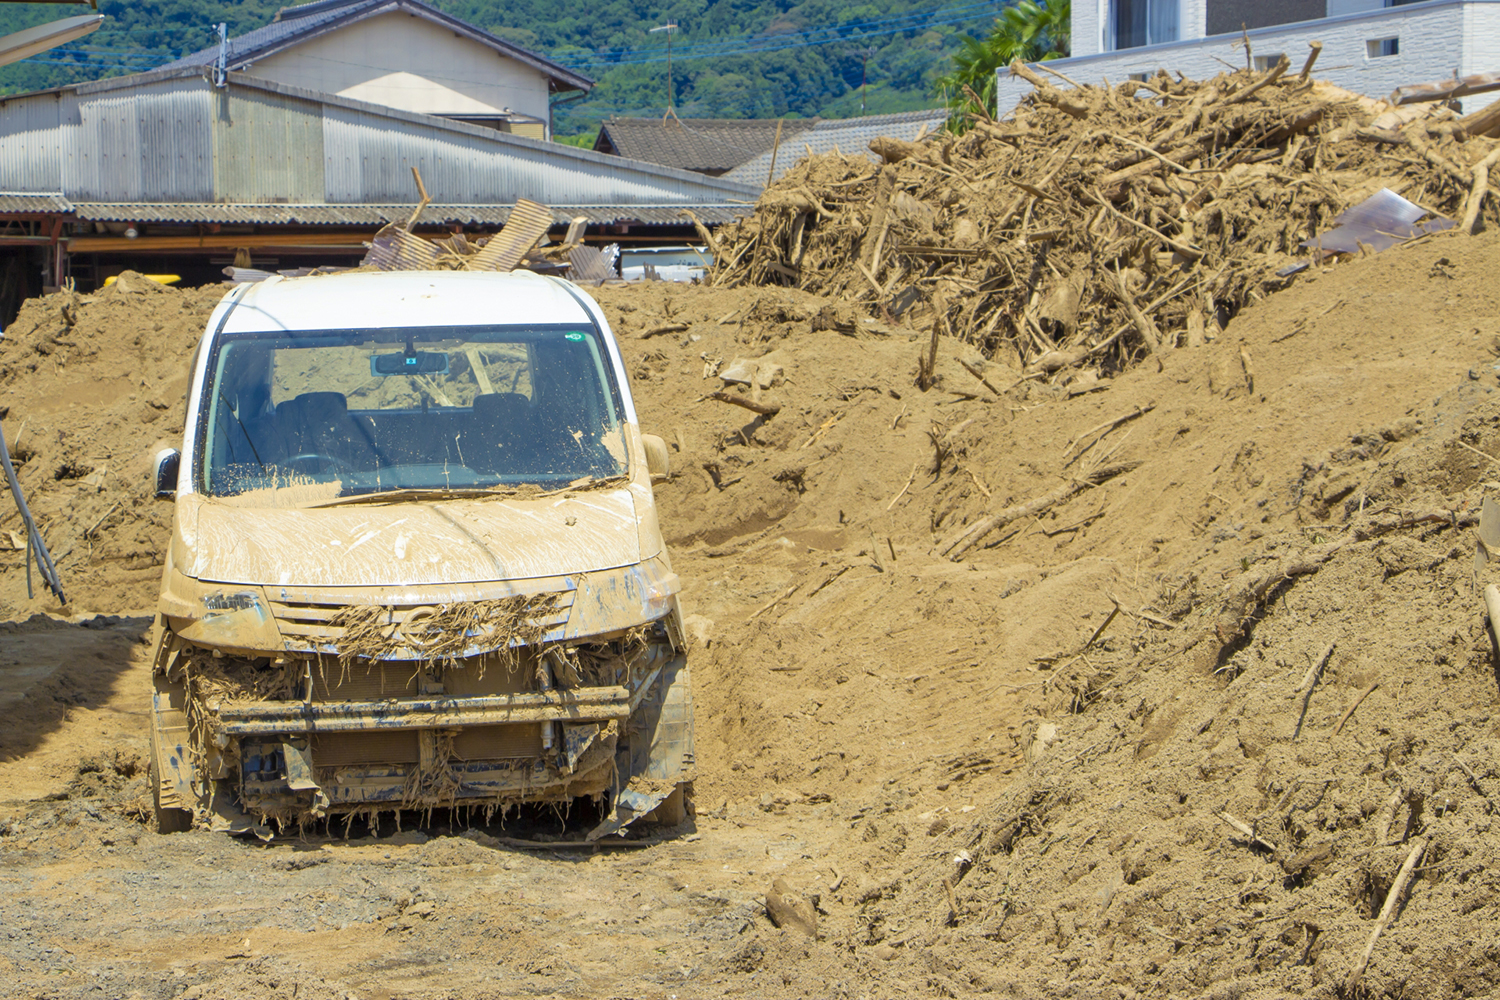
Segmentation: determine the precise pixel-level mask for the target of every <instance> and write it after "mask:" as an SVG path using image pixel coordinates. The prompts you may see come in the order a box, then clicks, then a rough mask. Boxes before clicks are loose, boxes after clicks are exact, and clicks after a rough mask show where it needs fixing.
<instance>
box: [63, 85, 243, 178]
mask: <svg viewBox="0 0 1500 1000" xmlns="http://www.w3.org/2000/svg"><path fill="white" fill-rule="evenodd" d="M207 99H208V94H207V93H206V92H204V91H203V90H202V89H201V88H196V87H183V86H182V85H181V84H180V83H179V82H177V81H162V82H157V83H149V84H142V85H141V86H139V87H137V88H134V89H131V90H114V91H106V92H102V93H98V94H91V95H88V96H85V97H81V98H78V113H79V123H78V127H77V129H76V131H75V132H74V139H73V141H72V142H71V143H70V146H71V149H70V151H69V155H68V157H67V161H66V163H65V164H64V168H63V192H64V193H65V194H71V195H73V196H74V197H77V198H78V199H80V200H84V201H91V200H98V201H165V200H173V199H175V200H181V199H184V198H186V199H207V198H210V197H211V196H212V193H213V185H212V173H211V164H212V152H211V148H210V146H209V142H208V140H209V134H208V129H207V124H208V113H207V112H208V108H207V103H208V101H207Z"/></svg>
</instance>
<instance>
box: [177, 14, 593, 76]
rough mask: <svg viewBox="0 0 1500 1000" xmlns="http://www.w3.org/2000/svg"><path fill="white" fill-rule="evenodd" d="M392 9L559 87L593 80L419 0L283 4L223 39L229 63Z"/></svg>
mask: <svg viewBox="0 0 1500 1000" xmlns="http://www.w3.org/2000/svg"><path fill="white" fill-rule="evenodd" d="M394 10H400V11H404V12H406V13H408V14H413V15H415V16H417V17H421V18H425V19H426V20H429V21H432V22H434V23H435V24H440V25H442V26H443V27H445V28H449V29H451V30H452V31H454V32H455V33H457V34H459V35H462V36H464V37H466V38H470V39H472V40H474V41H476V42H479V43H480V44H481V45H487V46H489V47H490V48H492V49H494V50H495V51H496V52H498V53H500V54H501V55H503V56H506V57H507V58H510V59H515V60H516V61H518V62H522V63H525V64H526V65H528V66H531V67H532V68H533V69H536V70H538V71H539V72H541V73H543V74H544V75H546V76H548V77H550V78H551V79H553V80H555V81H557V82H559V83H561V84H563V85H564V88H563V89H570V90H589V89H591V88H592V87H593V86H594V81H593V80H591V79H589V78H588V77H586V76H583V75H582V74H580V73H575V72H574V71H573V70H570V69H568V68H567V67H566V66H561V65H559V64H557V63H555V62H553V61H552V60H550V59H547V58H546V57H545V56H539V55H537V54H536V53H535V52H530V51H528V50H526V49H523V48H521V47H520V46H519V45H513V44H511V43H510V42H507V41H505V40H504V39H503V38H496V37H495V36H494V35H492V34H490V33H489V32H487V31H481V30H480V29H479V28H476V27H474V26H473V25H472V24H469V23H467V22H465V21H460V20H458V19H457V18H455V17H449V16H448V15H447V14H444V13H443V12H442V11H440V10H438V9H437V8H436V7H432V6H430V5H428V4H426V3H423V2H422V0H320V2H317V3H309V4H303V5H302V6H301V7H285V8H283V9H282V10H281V12H280V13H278V14H277V15H276V20H274V21H272V22H271V23H270V24H268V25H266V26H265V27H263V28H256V29H254V30H253V31H247V32H245V33H244V34H243V35H240V36H238V37H236V38H231V39H230V40H229V68H230V69H242V68H244V67H245V65H246V64H247V63H250V62H253V61H254V60H256V59H262V58H264V57H266V56H269V55H271V54H273V53H276V52H280V51H281V50H283V49H286V48H290V47H291V46H293V45H296V44H298V43H299V42H302V41H305V40H306V39H309V38H313V37H316V36H318V35H321V34H323V33H324V32H327V31H332V30H334V29H336V28H340V27H342V26H344V25H345V24H352V23H353V22H355V21H362V20H364V19H365V18H367V17H373V16H375V15H377V14H384V13H388V12H390V11H394ZM218 57H219V47H218V46H217V45H213V46H210V47H209V48H206V49H200V50H199V51H197V52H194V53H191V54H189V55H185V56H183V57H182V58H181V59H178V60H176V61H174V62H170V63H167V64H166V65H165V66H162V67H159V68H161V69H182V68H185V67H190V66H211V65H213V63H214V60H216V59H218Z"/></svg>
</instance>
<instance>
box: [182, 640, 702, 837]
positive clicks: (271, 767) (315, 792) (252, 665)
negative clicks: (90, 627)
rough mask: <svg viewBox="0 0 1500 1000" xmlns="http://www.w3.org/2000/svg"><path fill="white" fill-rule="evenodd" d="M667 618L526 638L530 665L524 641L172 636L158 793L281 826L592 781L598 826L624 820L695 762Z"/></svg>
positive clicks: (235, 819) (574, 789)
mask: <svg viewBox="0 0 1500 1000" xmlns="http://www.w3.org/2000/svg"><path fill="white" fill-rule="evenodd" d="M671 617H672V618H673V619H674V620H673V621H671V622H666V621H657V622H655V623H651V624H650V625H648V626H645V627H642V628H640V629H637V630H635V631H633V632H630V633H628V634H627V635H625V636H619V635H618V634H617V635H616V637H615V638H614V639H612V640H610V641H609V642H608V643H603V642H601V641H599V640H595V641H593V642H589V641H585V643H584V644H582V645H578V646H569V645H566V644H558V645H555V646H549V647H545V649H544V651H542V652H537V651H535V650H527V651H525V653H524V655H522V656H521V657H520V661H519V662H520V665H519V666H518V665H517V662H518V661H517V660H516V659H515V656H514V654H513V653H512V654H507V655H509V656H510V659H508V660H507V659H505V658H504V657H502V656H501V654H485V657H480V658H470V659H465V658H462V657H459V658H454V659H451V660H449V661H447V662H446V663H442V664H436V663H415V664H414V663H412V662H409V661H390V662H370V663H357V664H355V665H354V666H353V668H352V669H349V667H348V665H347V664H341V663H339V661H338V660H337V658H336V657H334V656H331V655H327V654H322V655H320V654H317V653H313V654H311V655H308V654H303V655H302V656H301V657H300V658H299V657H297V656H295V655H293V656H289V657H282V658H279V659H277V660H275V661H269V660H267V658H261V659H259V660H253V661H252V660H247V659H245V658H236V657H233V656H224V655H222V653H220V654H219V655H215V652H214V651H213V650H212V649H203V648H201V647H198V646H195V645H194V644H192V643H190V642H185V641H183V640H182V638H181V637H176V638H173V637H171V636H170V635H168V636H167V638H166V639H165V641H164V643H163V644H162V646H161V647H160V652H159V655H158V670H157V672H156V682H157V683H156V686H157V691H156V698H155V708H156V713H155V715H156V718H155V720H154V721H155V722H156V725H157V728H158V746H159V747H160V748H161V749H160V751H159V753H158V754H157V773H158V775H159V779H158V781H159V787H158V794H159V801H160V802H162V803H164V804H166V805H169V806H173V807H176V808H180V809H187V810H192V811H194V812H195V813H196V814H197V815H196V819H197V820H198V821H199V822H201V823H207V824H208V825H210V826H211V827H213V828H217V829H223V830H229V831H231V832H253V833H258V834H261V835H267V834H269V832H270V831H269V828H270V827H271V826H272V825H277V824H279V825H283V826H284V825H287V824H289V823H303V822H306V821H307V820H310V819H318V818H322V817H325V816H329V815H333V814H340V813H342V814H351V813H352V814H359V813H378V812H381V811H390V810H401V809H431V808H454V807H457V808H464V807H469V808H476V809H480V810H482V811H484V812H486V813H488V812H493V811H496V810H503V809H507V808H510V807H512V806H516V805H521V804H527V803H547V802H552V803H558V804H565V803H568V802H570V801H572V800H573V799H577V798H594V799H596V800H599V801H601V802H602V803H603V804H604V806H605V809H606V815H605V819H604V821H603V822H602V823H600V824H599V826H597V827H596V828H595V829H594V830H593V831H591V833H590V836H591V837H594V838H597V837H601V836H604V835H607V834H610V833H616V832H622V831H623V829H624V827H625V826H626V825H628V824H629V823H631V822H633V821H635V820H637V819H639V818H640V817H642V816H643V815H645V814H647V813H650V812H651V811H652V810H654V809H656V808H657V807H658V806H660V805H661V803H662V802H663V801H664V800H666V799H667V798H668V797H669V796H671V795H672V793H673V792H674V791H675V790H676V789H677V788H678V787H679V786H681V785H683V784H684V783H686V782H690V781H691V780H692V777H693V770H694V758H693V745H692V717H691V686H690V676H689V670H688V665H687V659H686V656H685V654H684V653H683V652H682V651H681V648H680V635H681V631H680V627H675V628H674V627H673V626H676V625H677V622H676V621H675V614H674V615H673V616H671ZM674 640H675V641H674ZM580 650H583V651H584V652H583V653H582V654H580V652H579V651H580ZM607 650H614V651H615V652H614V653H611V654H610V655H608V656H606V655H605V653H604V651H607ZM486 657H488V658H486ZM570 658H571V659H570ZM580 666H581V667H582V668H583V669H581V670H580V669H579V668H580ZM236 671H237V672H238V673H235V672H236ZM278 671H279V673H278ZM231 674H232V675H233V676H232V677H231ZM226 677H231V679H232V680H240V683H238V684H235V685H226V684H225V678H226ZM242 678H248V680H241V679H242ZM611 679H612V680H613V682H610V680H611ZM536 686H540V687H541V688H542V689H541V690H525V689H521V688H528V687H536ZM273 687H274V689H275V690H274V691H273V690H271V688H273ZM496 688H501V689H504V688H509V689H508V690H495V689H496ZM361 694H363V696H361ZM372 695H373V696H372Z"/></svg>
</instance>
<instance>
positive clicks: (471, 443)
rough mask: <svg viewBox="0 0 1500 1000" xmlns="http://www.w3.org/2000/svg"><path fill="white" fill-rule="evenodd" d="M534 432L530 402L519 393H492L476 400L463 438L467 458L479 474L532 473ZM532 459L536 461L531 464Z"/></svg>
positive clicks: (471, 466)
mask: <svg viewBox="0 0 1500 1000" xmlns="http://www.w3.org/2000/svg"><path fill="white" fill-rule="evenodd" d="M535 444H536V442H535V433H534V430H533V428H532V421H531V401H530V400H528V399H527V398H526V397H525V396H523V395H521V394H520V393H518V392H490V393H484V394H482V395H479V396H475V397H474V408H473V410H472V412H471V413H470V414H469V426H468V428H467V430H466V432H465V434H464V437H463V453H464V459H465V460H466V462H467V464H468V465H469V467H470V468H473V469H477V470H478V471H480V472H499V473H511V474H514V473H521V472H530V471H533V470H532V469H531V468H530V467H529V466H530V464H534V458H535ZM528 460H533V461H528Z"/></svg>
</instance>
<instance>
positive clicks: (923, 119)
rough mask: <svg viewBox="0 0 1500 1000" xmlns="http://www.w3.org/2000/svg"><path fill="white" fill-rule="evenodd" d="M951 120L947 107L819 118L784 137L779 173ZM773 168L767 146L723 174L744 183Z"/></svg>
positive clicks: (863, 152)
mask: <svg viewBox="0 0 1500 1000" xmlns="http://www.w3.org/2000/svg"><path fill="white" fill-rule="evenodd" d="M947 120H948V112H946V111H903V112H900V113H899V114H892V115H869V116H867V117H864V118H843V119H835V120H828V121H820V122H818V124H816V125H814V126H813V127H812V128H810V129H808V130H807V131H806V132H802V133H799V134H798V135H797V137H796V138H795V139H794V140H793V141H792V142H791V143H790V144H788V143H786V142H785V141H784V140H783V143H782V147H781V152H780V154H779V155H777V157H776V176H777V177H780V176H781V175H782V174H784V173H786V172H787V171H788V170H790V169H792V167H793V166H795V165H796V164H797V163H800V162H801V161H802V160H805V159H807V156H808V151H809V149H811V151H812V155H814V156H816V155H819V154H821V153H832V152H835V151H837V152H841V153H843V154H845V155H846V156H867V157H869V158H870V159H872V160H873V159H875V154H873V153H871V152H870V140H871V139H875V138H879V137H881V136H885V137H887V138H891V139H906V140H912V139H915V138H916V137H917V136H918V135H922V134H926V133H929V132H935V131H937V130H938V129H940V128H942V127H943V123H944V122H946V121H947ZM770 169H771V151H770V150H767V151H766V152H764V153H762V154H761V155H759V156H757V157H755V159H753V160H748V161H746V162H745V163H742V164H740V165H739V166H737V167H735V168H734V169H733V170H731V171H729V172H728V173H727V174H725V175H724V176H723V178H722V179H723V180H726V181H738V182H739V183H741V184H754V185H756V186H757V187H758V186H760V185H763V184H765V182H766V174H767V173H768V172H769V171H770Z"/></svg>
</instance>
